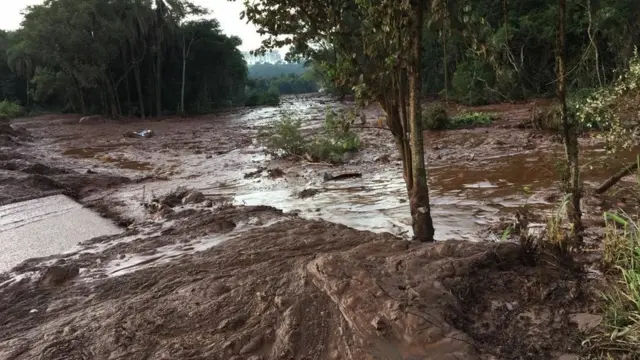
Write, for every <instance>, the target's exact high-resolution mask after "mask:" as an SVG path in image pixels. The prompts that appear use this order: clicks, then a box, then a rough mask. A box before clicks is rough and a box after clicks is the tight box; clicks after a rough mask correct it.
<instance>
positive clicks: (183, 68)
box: [180, 34, 187, 115]
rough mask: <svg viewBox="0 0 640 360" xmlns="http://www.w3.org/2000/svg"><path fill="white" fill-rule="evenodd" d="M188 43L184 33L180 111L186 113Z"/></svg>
mask: <svg viewBox="0 0 640 360" xmlns="http://www.w3.org/2000/svg"><path fill="white" fill-rule="evenodd" d="M186 47H187V44H186V40H185V38H184V34H183V35H182V88H181V89H180V113H181V114H183V115H184V82H185V79H186V78H187V49H186Z"/></svg>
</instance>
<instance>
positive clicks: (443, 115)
mask: <svg viewBox="0 0 640 360" xmlns="http://www.w3.org/2000/svg"><path fill="white" fill-rule="evenodd" d="M422 126H423V127H424V128H425V129H427V130H444V129H447V128H448V127H449V117H448V116H447V110H446V109H445V107H444V105H442V104H432V105H430V106H428V107H427V108H426V109H425V110H424V111H423V112H422Z"/></svg>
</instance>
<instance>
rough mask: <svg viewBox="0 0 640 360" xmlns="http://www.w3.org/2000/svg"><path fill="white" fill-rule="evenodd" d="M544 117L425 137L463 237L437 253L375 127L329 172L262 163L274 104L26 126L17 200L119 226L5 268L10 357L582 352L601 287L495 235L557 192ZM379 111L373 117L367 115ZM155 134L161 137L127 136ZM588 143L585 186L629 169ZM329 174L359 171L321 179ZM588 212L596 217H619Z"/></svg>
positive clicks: (14, 157)
mask: <svg viewBox="0 0 640 360" xmlns="http://www.w3.org/2000/svg"><path fill="white" fill-rule="evenodd" d="M326 106H332V107H341V106H346V105H345V104H339V103H335V102H332V101H331V100H329V99H326V98H321V97H317V96H302V97H298V98H286V99H285V101H284V103H283V105H282V106H281V108H284V109H289V110H294V111H297V112H298V113H300V114H302V115H303V117H304V119H305V122H304V126H305V127H304V128H305V131H313V129H314V128H317V127H319V126H320V125H321V121H322V118H323V112H324V108H325V107H326ZM530 108H531V107H530V106H529V105H528V104H509V105H504V106H502V107H491V108H487V109H480V110H483V111H484V110H486V111H491V112H500V113H501V118H500V120H498V121H496V122H495V123H494V124H492V125H490V126H488V127H485V128H476V129H465V130H455V131H444V132H425V144H426V146H427V149H426V153H427V158H428V165H429V173H430V187H431V188H430V191H431V198H432V201H433V214H434V221H435V224H436V227H437V234H436V236H437V238H438V240H447V239H451V240H450V241H442V242H439V243H436V244H426V245H420V244H411V243H408V242H406V241H403V240H402V238H403V237H404V238H406V237H407V236H409V235H410V233H409V231H410V219H409V216H408V204H407V203H406V201H405V198H406V189H405V187H404V183H403V180H402V175H401V163H400V159H399V156H398V155H397V153H396V151H395V148H394V147H393V141H392V138H391V135H390V133H389V132H388V131H386V130H384V129H377V128H374V127H373V126H372V125H367V126H366V127H365V128H357V131H358V133H359V134H360V135H361V137H362V140H363V144H364V146H363V147H362V149H361V150H360V151H359V152H358V153H356V154H354V155H353V156H352V157H351V158H350V159H348V161H347V162H346V163H345V164H343V165H339V166H332V165H329V164H317V163H308V162H305V161H300V160H298V159H274V158H271V157H270V156H268V155H266V154H265V153H264V151H263V149H262V148H261V147H260V145H259V144H258V143H257V141H256V135H257V133H258V131H259V129H260V128H261V127H264V126H268V125H269V123H270V122H271V121H273V120H275V119H276V118H277V117H278V116H279V114H278V111H279V109H276V108H262V109H239V110H233V111H229V112H225V113H220V114H217V115H208V116H203V117H192V118H166V119H159V120H146V121H144V120H135V119H121V120H118V121H109V122H106V123H101V124H78V120H79V117H78V118H75V117H73V116H47V117H39V118H30V119H21V120H18V121H15V122H14V123H13V124H12V130H8V129H7V128H4V130H3V131H5V133H7V136H4V137H3V138H2V139H4V140H3V141H4V142H3V143H2V144H0V146H2V148H1V149H0V194H1V195H0V205H2V204H10V203H16V202H18V201H23V200H26V199H29V198H40V197H43V196H45V195H51V194H65V195H68V196H70V197H71V198H73V199H75V200H77V201H79V202H80V203H81V204H82V205H84V206H85V207H87V208H89V209H92V210H94V211H96V212H97V213H99V214H100V215H102V216H104V217H106V218H108V219H110V220H112V221H114V224H116V225H119V226H120V227H121V229H122V232H121V233H120V234H116V235H108V236H103V237H98V238H94V239H91V240H88V241H85V242H83V243H80V244H78V245H76V246H73V247H70V248H69V249H67V251H66V252H64V253H62V254H51V256H47V257H44V258H36V259H29V260H26V261H24V262H23V263H21V264H20V265H18V266H17V267H15V268H13V269H12V270H11V271H9V272H6V273H3V274H0V296H1V297H2V298H3V299H6V301H2V302H1V304H0V319H2V320H0V321H1V322H2V326H0V329H1V330H0V358H2V359H5V358H6V359H33V358H40V359H109V358H118V359H140V358H148V359H169V358H180V359H236V360H240V359H247V360H249V359H250V360H258V359H302V358H306V359H412V358H416V359H418V358H419V359H492V358H493V359H496V358H497V359H540V358H549V359H554V358H559V357H560V356H562V355H566V354H570V353H580V346H579V345H580V339H581V337H580V336H579V334H580V333H579V332H578V331H577V330H576V329H577V325H576V324H575V317H576V316H582V315H585V316H586V315H591V314H596V315H597V312H598V310H597V306H595V303H596V300H595V299H597V298H598V296H597V291H596V289H598V288H599V286H600V283H599V281H600V280H598V279H597V278H589V277H586V275H584V274H583V273H576V272H575V271H574V270H571V269H564V268H562V267H560V266H558V265H557V264H555V263H554V262H553V261H540V263H539V264H538V265H535V266H527V265H525V262H524V261H523V259H522V257H521V254H520V250H519V247H518V246H517V245H515V244H512V243H508V242H495V240H496V238H497V236H499V234H498V235H496V234H495V233H492V228H493V227H495V226H496V225H498V224H501V223H503V222H504V220H505V219H508V218H510V217H511V216H512V214H513V211H514V210H515V209H517V208H518V207H520V206H522V205H523V204H527V206H529V207H531V208H533V209H534V210H535V211H537V212H538V213H545V212H548V211H550V210H551V209H552V208H553V207H554V206H556V204H557V201H558V199H559V197H560V194H559V193H558V191H557V184H556V179H557V176H556V164H557V162H558V159H560V158H561V157H562V147H561V144H558V143H557V141H556V140H555V139H554V137H553V136H551V135H550V134H547V133H544V132H540V131H536V130H533V129H522V128H520V127H519V126H518V124H520V123H522V122H523V121H526V119H527V116H530V115H529V112H530V111H531V110H530ZM458 110H459V109H454V110H453V111H458ZM379 114H380V110H379V109H376V108H370V109H367V117H368V118H369V119H374V118H376V116H379ZM16 129H18V130H16ZM144 129H150V130H152V131H153V136H152V137H148V138H146V137H130V136H125V135H124V134H128V133H131V132H137V131H140V130H144ZM16 131H17V132H16ZM9 132H10V134H8V133H9ZM581 141H582V143H583V148H584V149H586V150H585V154H586V155H585V157H584V158H585V159H586V160H585V174H584V180H585V182H586V184H587V186H593V184H597V183H599V182H600V181H602V180H604V179H605V178H606V177H607V176H609V175H610V174H611V173H613V171H615V169H611V168H609V167H614V168H615V166H616V163H615V162H616V161H617V162H619V163H620V164H622V163H625V162H626V161H627V160H628V159H627V157H628V156H631V155H632V154H627V155H628V156H627V155H625V154H623V155H622V156H621V158H620V159H617V160H609V161H608V162H607V164H608V165H609V167H605V166H604V165H603V163H602V162H599V161H598V159H600V157H601V156H602V154H603V153H602V151H601V150H600V149H601V148H602V146H601V144H599V143H598V141H597V139H595V138H592V137H590V136H586V137H584V138H583V139H581ZM625 156H626V157H625ZM325 173H329V174H330V175H333V176H335V175H340V174H344V173H360V174H362V176H361V177H356V178H349V179H344V180H339V181H324V176H325V175H324V174H325ZM177 189H182V190H179V191H177ZM589 199H591V200H589V201H587V203H586V205H587V206H586V208H585V213H586V214H587V217H588V216H592V217H593V218H596V217H601V211H602V210H606V209H608V208H610V207H614V206H619V205H620V204H619V203H616V202H613V201H610V200H609V199H605V198H593V197H591V198H589ZM623 205H627V206H630V207H633V206H634V205H633V204H632V203H631V202H629V204H623ZM597 236H598V233H597V231H595V232H594V233H593V234H592V236H591V239H597ZM486 240H489V241H486ZM532 324H533V325H532ZM525 338H526V339H528V340H527V341H516V340H518V339H519V340H522V339H525ZM529 339H530V340H529Z"/></svg>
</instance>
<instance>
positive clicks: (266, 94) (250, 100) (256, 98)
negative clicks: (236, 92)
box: [244, 90, 280, 106]
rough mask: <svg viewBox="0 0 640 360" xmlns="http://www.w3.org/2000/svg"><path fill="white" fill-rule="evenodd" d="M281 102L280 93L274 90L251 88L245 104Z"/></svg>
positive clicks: (259, 104) (270, 104) (276, 103)
mask: <svg viewBox="0 0 640 360" xmlns="http://www.w3.org/2000/svg"><path fill="white" fill-rule="evenodd" d="M278 104H280V94H278V93H277V92H276V91H273V90H250V91H249V92H248V95H247V99H246V100H245V102H244V105H245V106H263V105H267V106H277V105H278Z"/></svg>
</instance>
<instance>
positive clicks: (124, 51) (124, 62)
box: [122, 46, 133, 116]
mask: <svg viewBox="0 0 640 360" xmlns="http://www.w3.org/2000/svg"><path fill="white" fill-rule="evenodd" d="M132 61H133V58H132ZM122 65H123V68H124V69H126V68H127V47H126V46H125V47H124V48H123V49H122ZM124 87H125V91H126V92H127V115H129V116H132V115H133V111H132V109H131V107H132V104H131V86H130V85H129V74H127V75H126V77H125V79H124Z"/></svg>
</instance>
